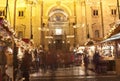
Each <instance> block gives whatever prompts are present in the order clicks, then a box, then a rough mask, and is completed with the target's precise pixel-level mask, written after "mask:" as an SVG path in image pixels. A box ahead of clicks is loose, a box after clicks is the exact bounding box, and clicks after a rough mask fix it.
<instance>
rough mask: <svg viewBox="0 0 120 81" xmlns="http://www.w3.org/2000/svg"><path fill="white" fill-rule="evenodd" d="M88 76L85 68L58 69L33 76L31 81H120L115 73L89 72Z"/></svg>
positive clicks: (40, 72)
mask: <svg viewBox="0 0 120 81" xmlns="http://www.w3.org/2000/svg"><path fill="white" fill-rule="evenodd" d="M88 74H89V75H88V76H86V75H85V72H84V68H82V67H72V68H58V69H57V70H55V71H51V70H47V71H46V72H42V70H40V71H39V72H37V73H33V74H31V78H30V81H120V77H118V76H117V75H116V74H115V73H114V72H112V73H110V72H108V73H105V74H96V73H94V72H93V71H91V70H88Z"/></svg>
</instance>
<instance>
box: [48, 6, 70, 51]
mask: <svg viewBox="0 0 120 81" xmlns="http://www.w3.org/2000/svg"><path fill="white" fill-rule="evenodd" d="M48 26H49V33H48V35H49V36H52V39H49V42H50V43H49V49H51V48H52V49H56V50H58V49H60V50H63V49H64V50H66V49H65V48H66V46H67V42H66V41H67V38H66V35H67V34H68V33H69V18H68V14H67V13H66V12H65V11H64V10H63V9H60V8H55V9H53V10H51V11H50V13H49V19H48ZM67 48H69V47H67Z"/></svg>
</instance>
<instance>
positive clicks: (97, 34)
mask: <svg viewBox="0 0 120 81" xmlns="http://www.w3.org/2000/svg"><path fill="white" fill-rule="evenodd" d="M99 37H100V34H99V30H95V38H99Z"/></svg>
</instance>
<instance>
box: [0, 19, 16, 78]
mask: <svg viewBox="0 0 120 81" xmlns="http://www.w3.org/2000/svg"><path fill="white" fill-rule="evenodd" d="M13 47H14V32H13V30H12V28H11V27H10V24H9V22H8V21H7V20H5V19H3V18H0V70H1V75H2V74H4V73H5V72H6V67H7V69H9V66H13ZM8 75H9V76H10V77H11V78H12V77H13V72H9V73H8ZM2 77H4V76H2Z"/></svg>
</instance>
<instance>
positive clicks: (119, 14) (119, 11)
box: [117, 0, 120, 19]
mask: <svg viewBox="0 0 120 81" xmlns="http://www.w3.org/2000/svg"><path fill="white" fill-rule="evenodd" d="M117 8H118V16H119V19H120V8H119V0H117Z"/></svg>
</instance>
